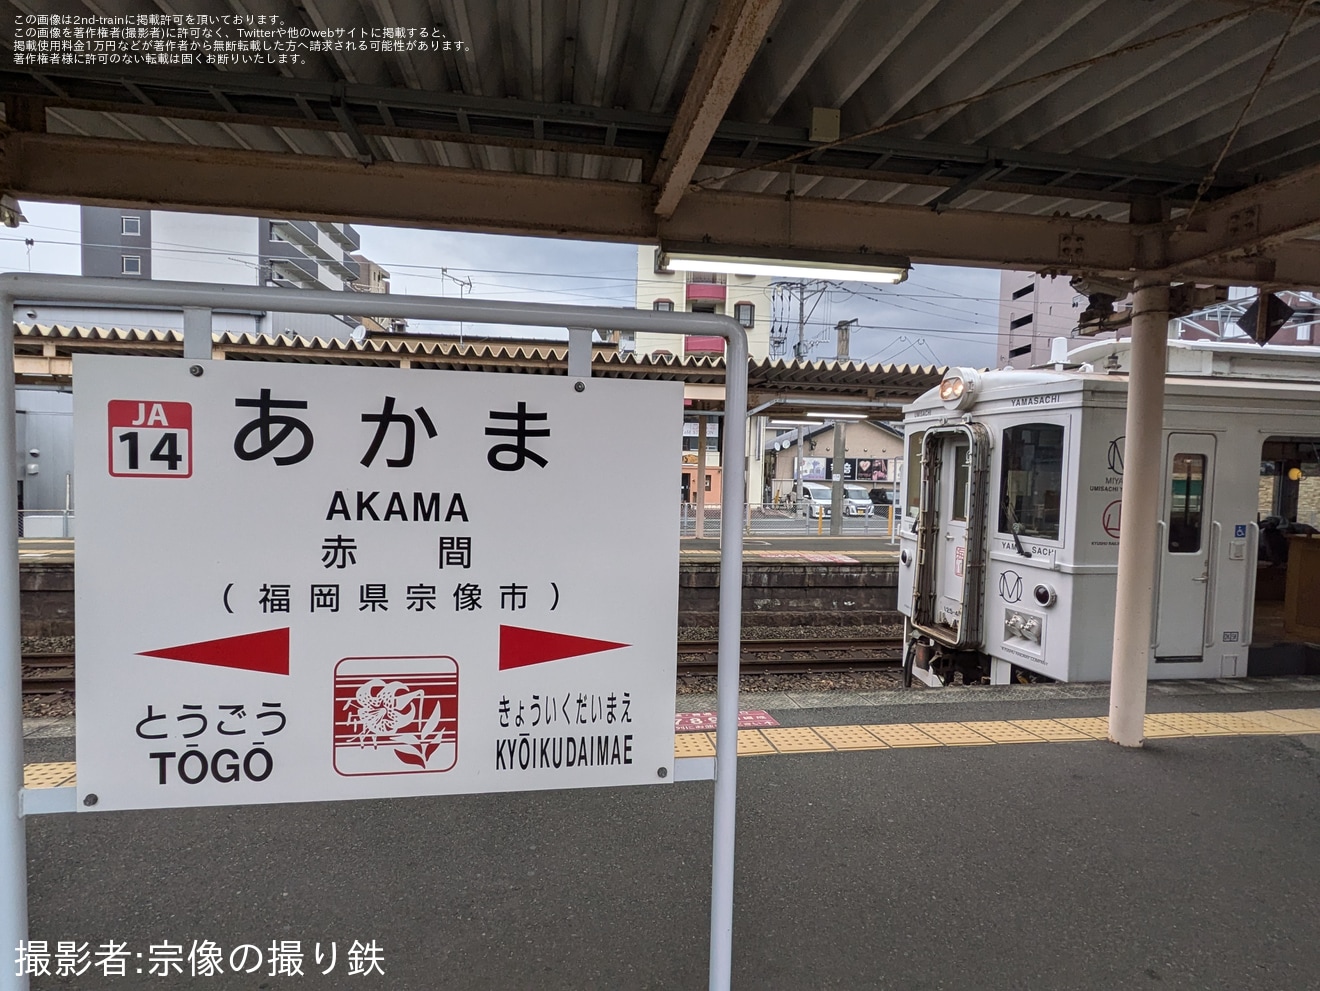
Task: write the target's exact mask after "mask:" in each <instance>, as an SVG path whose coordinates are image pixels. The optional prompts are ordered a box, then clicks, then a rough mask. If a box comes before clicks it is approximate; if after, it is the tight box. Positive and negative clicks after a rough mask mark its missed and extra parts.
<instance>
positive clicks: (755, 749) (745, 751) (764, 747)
mask: <svg viewBox="0 0 1320 991" xmlns="http://www.w3.org/2000/svg"><path fill="white" fill-rule="evenodd" d="M774 753H778V751H777V750H775V748H774V747H773V746H771V744H770V741H769V740H767V739H766V738H765V737H763V736H762V735H761V731H760V730H756V729H740V730H739V731H738V756H739V757H751V756H753V755H755V754H774Z"/></svg>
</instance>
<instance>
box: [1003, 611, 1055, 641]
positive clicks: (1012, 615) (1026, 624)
mask: <svg viewBox="0 0 1320 991" xmlns="http://www.w3.org/2000/svg"><path fill="white" fill-rule="evenodd" d="M1044 625H1045V621H1044V620H1043V619H1041V618H1040V617H1039V616H1033V615H1031V613H1028V612H1019V611H1018V610H1016V609H1005V610H1004V639H1005V640H1010V639H1012V638H1014V637H1017V638H1018V639H1020V640H1029V641H1031V642H1032V643H1040V634H1041V628H1042V627H1043V626H1044Z"/></svg>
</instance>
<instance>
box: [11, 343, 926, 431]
mask: <svg viewBox="0 0 1320 991" xmlns="http://www.w3.org/2000/svg"><path fill="white" fill-rule="evenodd" d="M15 330H16V333H15V336H14V370H15V373H16V375H17V379H18V381H19V382H20V383H22V384H24V385H50V384H56V385H66V384H68V383H70V382H71V381H72V379H73V356H74V355H76V354H120V355H145V356H154V357H182V356H183V334H182V333H181V332H180V331H177V330H154V329H137V328H122V327H78V326H59V325H48V324H16V325H15ZM212 353H213V356H214V357H215V358H217V359H222V360H225V361H284V362H296V363H299V364H323V365H325V364H328V365H360V366H375V367H393V368H418V369H438V370H445V371H467V372H513V373H521V374H528V375H566V374H568V345H567V344H566V343H558V342H555V341H543V340H542V341H534V340H508V339H500V338H486V339H476V340H472V339H468V340H460V339H458V338H453V337H442V336H427V335H422V334H389V335H382V336H379V337H368V338H367V339H366V340H364V341H345V340H336V339H324V338H305V337H293V336H286V335H280V336H275V337H272V336H269V335H265V334H235V333H221V334H213V335H212ZM726 369H727V363H726V362H725V360H724V356H723V355H716V354H692V355H684V356H682V357H679V356H676V355H672V354H637V353H635V352H620V351H619V350H618V348H617V347H616V346H615V345H612V344H611V345H598V346H596V347H594V348H593V349H592V361H591V374H592V375H595V376H600V377H602V378H628V379H652V380H660V381H678V382H682V383H684V394H685V396H686V399H687V404H686V405H687V408H688V409H689V410H690V411H692V412H713V411H718V410H722V409H723V407H724V382H725V371H726ZM944 371H945V370H944V369H943V368H938V367H936V366H934V365H893V364H888V365H886V364H867V363H865V362H860V361H858V362H853V361H842V362H840V361H786V360H784V359H782V358H778V359H760V360H757V361H753V362H751V363H750V365H749V366H748V391H749V396H750V403H751V405H752V406H754V407H760V409H758V412H761V413H764V414H765V415H767V416H801V415H803V414H805V413H806V412H808V411H825V412H830V411H837V412H851V413H863V414H866V415H869V416H872V417H874V418H875V419H891V420H896V419H901V417H902V413H901V407H902V406H903V404H905V403H909V402H911V401H912V400H914V399H916V398H917V397H918V396H920V395H921V394H922V393H924V392H925V391H926V390H928V389H930V388H932V387H933V386H935V385H936V384H938V382H939V381H940V378H941V377H942V376H943V374H944Z"/></svg>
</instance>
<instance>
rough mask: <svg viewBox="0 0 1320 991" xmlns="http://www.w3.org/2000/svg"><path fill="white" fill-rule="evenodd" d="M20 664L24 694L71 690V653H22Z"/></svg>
mask: <svg viewBox="0 0 1320 991" xmlns="http://www.w3.org/2000/svg"><path fill="white" fill-rule="evenodd" d="M22 664H23V694H24V695H54V694H55V693H57V692H69V691H72V690H73V655H72V654H24V655H23V660H22Z"/></svg>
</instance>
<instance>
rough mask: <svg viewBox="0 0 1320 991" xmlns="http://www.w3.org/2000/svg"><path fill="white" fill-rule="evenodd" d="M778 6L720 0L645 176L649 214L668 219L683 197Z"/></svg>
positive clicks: (768, 1) (759, 0)
mask: <svg viewBox="0 0 1320 991" xmlns="http://www.w3.org/2000/svg"><path fill="white" fill-rule="evenodd" d="M779 3H780V0H721V3H720V7H719V10H718V11H717V12H716V14H715V20H714V21H713V22H712V23H711V26H710V33H709V35H707V38H706V43H705V44H704V45H702V47H701V52H700V54H699V55H698V56H697V67H696V69H695V70H694V71H693V74H692V79H691V80H690V81H689V82H688V87H687V91H686V92H685V93H684V94H683V102H682V103H681V104H680V105H679V108H678V114H677V115H676V116H675V117H674V120H673V123H672V124H671V125H670V128H669V136H668V138H666V139H665V146H664V148H663V149H662V150H661V152H660V161H659V164H658V165H657V166H656V170H655V172H654V174H653V175H652V176H651V185H653V186H655V187H656V190H657V196H656V205H655V212H656V215H657V216H659V217H670V216H673V213H674V210H675V209H676V208H677V207H678V203H679V200H681V199H682V198H683V193H684V192H686V191H687V185H688V183H689V182H691V181H692V176H693V174H694V173H695V172H696V171H697V166H698V165H700V164H701V159H702V157H703V156H704V155H705V154H706V148H707V146H708V145H709V144H710V139H711V138H712V137H714V136H715V130H716V129H717V128H718V127H719V125H720V122H721V121H722V120H723V119H724V112H725V111H726V110H727V109H728V108H729V102H730V101H731V100H732V99H733V95H734V94H735V93H736V92H737V91H738V87H739V85H740V84H741V83H742V79H743V76H744V75H745V74H746V73H747V68H748V66H750V65H751V64H752V59H753V58H755V56H756V53H757V51H758V50H759V49H760V47H761V42H762V41H763V40H764V39H765V33H766V31H768V30H769V28H770V24H771V22H772V21H773V20H774V17H775V14H776V12H777V11H778V10H779Z"/></svg>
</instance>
